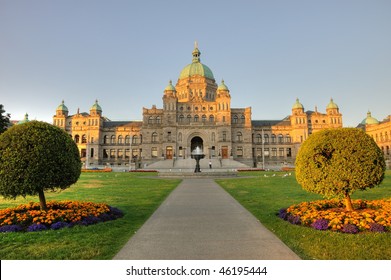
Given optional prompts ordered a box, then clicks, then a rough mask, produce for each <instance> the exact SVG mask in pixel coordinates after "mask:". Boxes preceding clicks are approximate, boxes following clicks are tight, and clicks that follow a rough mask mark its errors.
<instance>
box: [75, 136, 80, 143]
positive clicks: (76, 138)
mask: <svg viewBox="0 0 391 280" xmlns="http://www.w3.org/2000/svg"><path fill="white" fill-rule="evenodd" d="M79 141H80V136H79V134H76V135H75V143H76V144H78V143H79Z"/></svg>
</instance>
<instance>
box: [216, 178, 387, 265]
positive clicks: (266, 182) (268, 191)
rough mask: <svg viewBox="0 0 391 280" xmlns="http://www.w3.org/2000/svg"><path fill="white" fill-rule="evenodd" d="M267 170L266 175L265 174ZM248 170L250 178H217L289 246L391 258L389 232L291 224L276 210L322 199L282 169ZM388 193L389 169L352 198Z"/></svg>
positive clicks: (317, 255)
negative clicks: (339, 230) (376, 183)
mask: <svg viewBox="0 0 391 280" xmlns="http://www.w3.org/2000/svg"><path fill="white" fill-rule="evenodd" d="M265 174H268V175H269V177H264V175H265ZM272 174H273V173H261V172H259V173H257V174H255V173H248V174H247V175H250V176H254V175H255V176H256V177H253V178H240V179H235V180H232V179H231V180H217V182H218V183H219V184H220V185H221V186H223V187H224V188H225V189H226V190H227V191H228V192H229V193H230V194H231V195H232V196H233V197H234V198H235V199H237V200H238V201H239V202H240V203H241V204H242V205H243V206H244V207H246V208H247V209H248V210H249V211H250V212H251V213H253V214H254V216H256V217H257V218H258V219H259V220H260V221H261V222H262V224H264V225H265V226H266V227H267V228H269V230H271V231H272V232H274V233H275V234H276V235H277V236H278V237H279V238H280V239H281V240H282V241H284V242H285V243H286V244H287V245H288V246H289V247H291V248H292V249H293V250H294V251H295V252H296V253H297V254H298V255H299V256H300V257H301V258H303V259H391V233H387V234H357V235H350V234H341V233H334V232H329V231H328V232H323V231H316V230H313V229H311V228H304V227H300V226H293V225H291V224H289V223H288V222H285V221H283V220H281V219H279V218H278V217H277V216H276V213H277V212H278V210H279V209H281V208H283V207H288V206H290V205H292V204H296V203H299V202H302V201H311V200H316V199H322V197H320V196H318V195H315V194H311V193H308V192H306V191H304V190H303V189H302V188H301V187H300V186H299V185H298V184H297V182H296V180H295V178H294V176H289V177H281V175H283V173H276V176H275V177H271V175H272ZM390 197H391V172H390V171H388V172H387V174H386V178H385V180H384V182H383V183H382V185H381V186H380V187H377V188H374V189H371V190H368V191H364V192H356V193H355V194H354V195H353V198H354V199H357V198H363V199H381V198H390Z"/></svg>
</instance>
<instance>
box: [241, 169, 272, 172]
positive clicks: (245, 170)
mask: <svg viewBox="0 0 391 280" xmlns="http://www.w3.org/2000/svg"><path fill="white" fill-rule="evenodd" d="M237 170H238V172H247V171H265V169H263V168H238V169H237Z"/></svg>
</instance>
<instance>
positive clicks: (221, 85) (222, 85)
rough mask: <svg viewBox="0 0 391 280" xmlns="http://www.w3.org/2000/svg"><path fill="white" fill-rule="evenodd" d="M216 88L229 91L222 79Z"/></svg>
mask: <svg viewBox="0 0 391 280" xmlns="http://www.w3.org/2000/svg"><path fill="white" fill-rule="evenodd" d="M217 90H226V91H229V89H228V87H227V86H226V85H225V84H224V80H221V84H220V85H219V87H218V88H217Z"/></svg>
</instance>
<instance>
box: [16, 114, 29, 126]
mask: <svg viewBox="0 0 391 280" xmlns="http://www.w3.org/2000/svg"><path fill="white" fill-rule="evenodd" d="M29 121H30V120H29V115H28V114H27V113H26V114H25V115H24V119H23V120H21V121H19V122H18V124H23V123H26V122H29Z"/></svg>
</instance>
